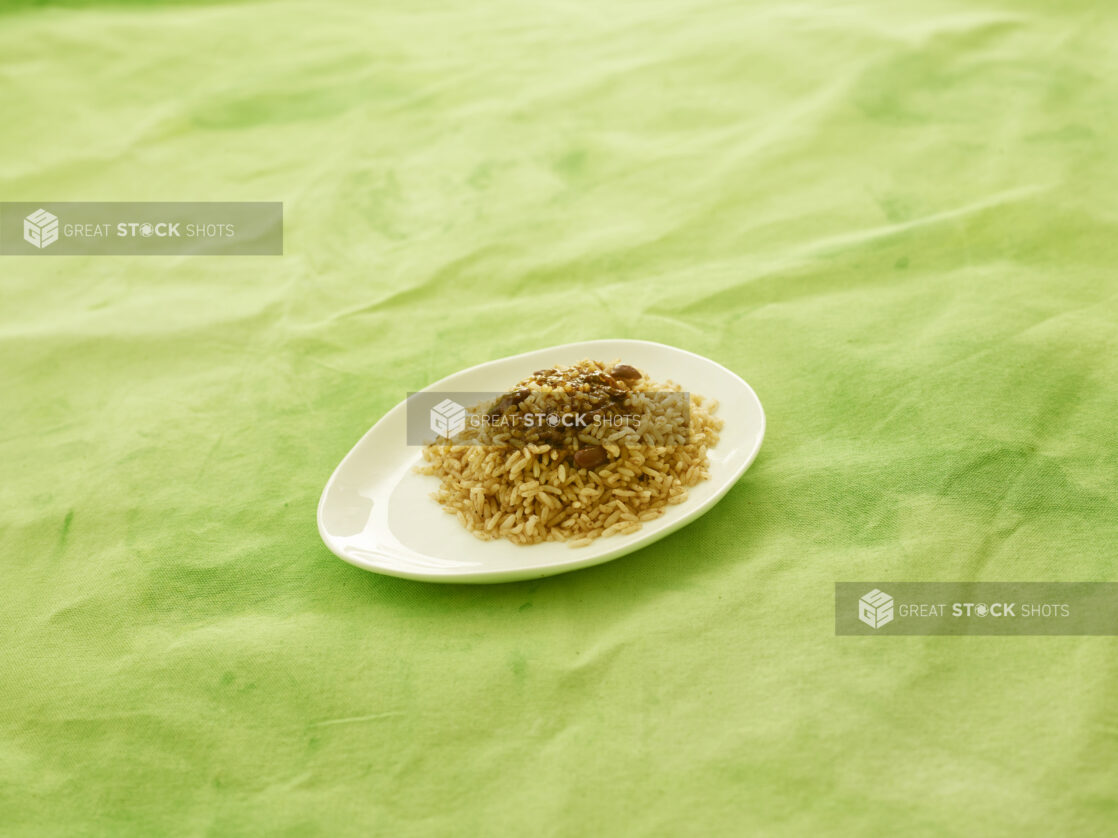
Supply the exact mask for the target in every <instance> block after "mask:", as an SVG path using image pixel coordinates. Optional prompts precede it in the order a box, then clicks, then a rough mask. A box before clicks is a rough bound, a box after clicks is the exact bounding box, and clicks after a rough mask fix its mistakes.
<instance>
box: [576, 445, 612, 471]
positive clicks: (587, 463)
mask: <svg viewBox="0 0 1118 838" xmlns="http://www.w3.org/2000/svg"><path fill="white" fill-rule="evenodd" d="M605 461H606V449H604V448H603V447H602V446H600V445H594V446H592V447H590V448H580V449H578V450H577V451H575V465H576V466H578V467H579V468H594V466H598V465H601V464H602V463H604V462H605Z"/></svg>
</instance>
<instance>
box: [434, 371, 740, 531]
mask: <svg viewBox="0 0 1118 838" xmlns="http://www.w3.org/2000/svg"><path fill="white" fill-rule="evenodd" d="M717 409H718V403H717V402H716V401H714V400H713V399H705V398H703V397H702V396H699V395H695V394H688V393H684V392H683V391H682V390H681V388H680V387H679V385H677V384H674V383H672V382H670V381H669V382H667V383H663V384H660V383H656V382H654V381H652V380H651V379H650V378H649V377H648V375H647V374H646V373H644V372H642V371H641V370H638V369H636V368H634V367H632V366H630V365H628V364H621V363H611V364H603V363H601V362H599V361H591V360H585V361H579V362H578V363H576V364H572V365H570V366H557V367H551V368H549V369H544V370H537V371H536V372H535V373H533V374H532V375H531V376H529V377H527V378H525V379H523V380H522V381H520V382H518V383H517V384H516V386H515V387H513V388H512V389H511V390H509V391H508V392H506V393H504V394H503V395H501V396H500V397H498V398H496V399H495V400H492V401H489V402H485V403H482V404H479V405H475V406H473V407H471V408H469V409H468V410H467V418H468V421H467V423H466V427H465V429H464V430H462V431H460V432H459V433H458V434H456V435H455V436H453V437H451V438H449V439H447V438H442V439H439V440H437V441H435V442H433V443H430V444H428V445H427V446H426V447H425V448H424V450H423V458H424V461H425V464H424V465H422V466H420V468H419V470H420V471H421V472H422V473H424V474H429V475H433V476H436V477H438V478H439V479H440V481H441V483H440V486H439V488H438V490H437V491H435V492H434V493H433V494H432V497H433V498H434V499H435V500H437V501H438V502H439V503H440V504H442V506H443V507H444V509H445V511H447V512H449V513H451V514H453V515H455V516H456V517H457V518H458V521H459V522H460V523H461V524H462V526H464V527H465V528H466V529H467V530H469V531H470V532H471V533H473V534H474V535H475V536H477V537H478V538H480V539H482V540H484V541H489V540H492V539H497V538H506V539H508V540H509V541H511V542H513V543H515V544H538V543H540V542H543V541H565V542H568V543H569V544H570V545H571V546H572V547H581V546H584V545H586V544H589V543H590V542H591V541H593V540H594V539H595V538H598V537H600V536H607V535H616V534H628V533H632V532H636V531H637V530H639V529H640V528H641V525H642V524H643V523H644V522H646V521H651V520H654V519H655V518H658V517H659V516H660V515H662V514H663V513H664V511H665V510H666V509H667V507H668V506H670V505H672V504H677V503H681V502H683V501H684V500H686V498H687V489H688V487H690V486H694V485H695V484H697V483H699V482H701V481H703V480H706V479H707V478H709V477H710V473H709V471H708V468H707V467H708V458H707V449H708V448H711V447H713V446H714V445H716V444H717V443H718V432H719V430H721V428H722V420H721V419H719V418H717V417H715V415H714V413H715V411H716V410H717Z"/></svg>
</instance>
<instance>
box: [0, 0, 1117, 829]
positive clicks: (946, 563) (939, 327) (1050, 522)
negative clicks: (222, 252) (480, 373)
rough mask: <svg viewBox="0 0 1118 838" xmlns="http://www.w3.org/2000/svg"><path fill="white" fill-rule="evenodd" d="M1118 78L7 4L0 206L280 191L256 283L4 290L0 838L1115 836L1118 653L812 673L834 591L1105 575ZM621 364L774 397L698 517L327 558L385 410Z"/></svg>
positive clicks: (850, 28)
mask: <svg viewBox="0 0 1118 838" xmlns="http://www.w3.org/2000/svg"><path fill="white" fill-rule="evenodd" d="M1116 41H1118V25H1116V21H1115V17H1114V15H1113V14H1111V13H1110V11H1109V10H1108V9H1107V7H1106V6H1105V4H1098V3H1087V2H1069V3H1065V4H1054V3H1042V2H1021V3H1008V2H1005V3H1000V2H987V1H986V0H983V2H969V0H968V2H962V0H960V1H959V2H948V1H947V0H920V1H919V2H917V3H905V4H896V3H884V2H853V3H842V4H834V3H824V2H806V3H797V4H787V3H775V2H768V3H740V2H711V3H691V4H682V3H624V4H593V3H584V2H574V1H572V2H562V3H558V4H556V3H542V4H541V3H514V2H486V3H467V4H452V3H445V2H430V3H427V2H425V3H419V4H409V3H395V4H387V5H386V4H362V3H357V2H352V3H348V2H338V1H337V0H333V1H332V2H326V1H325V0H322V1H321V2H313V3H312V2H309V0H308V1H307V2H276V3H272V2H260V3H233V2H212V3H198V4H190V3H167V4H158V3H138V2H134V3H128V2H120V3H109V2H103V3H81V2H72V3H65V4H58V5H54V4H39V3H31V2H16V3H13V4H8V5H7V6H6V11H4V12H3V13H0V114H2V120H0V124H2V129H0V186H2V192H3V195H4V200H9V201H38V200H114V201H143V200H151V201H170V200H208V201H220V200H242V201H243V200H281V201H283V202H284V208H285V253H284V255H283V256H282V257H216V258H203V257H174V258H170V257H166V258H165V257H150V258H141V257H57V258H47V256H46V255H43V256H36V257H3V258H0V272H2V274H0V275H2V282H0V299H2V305H0V383H2V392H3V394H4V395H3V398H2V399H0V405H2V406H0V417H2V419H3V421H2V423H0V462H2V463H3V466H2V468H3V480H2V481H0V499H2V503H0V539H2V540H0V544H2V551H3V552H2V557H3V564H2V568H3V589H4V591H5V594H6V595H5V596H4V598H3V599H4V605H3V607H2V608H0V644H2V646H0V648H2V658H0V833H2V834H4V835H5V836H35V838H41V837H42V836H55V835H57V836H68V838H69V837H71V836H84V835H145V836H147V835H222V836H225V835H234V836H235V835H288V836H296V835H307V836H309V835H356V834H381V835H413V834H414V835H419V834H422V835H462V836H476V835H510V834H525V835H554V836H584V835H649V836H651V835H701V836H713V835H734V834H743V835H744V834H764V835H773V836H777V835H787V836H802V835H808V834H819V835H870V834H883V835H892V834H902V833H903V834H906V835H929V836H931V835H935V836H943V835H960V836H961V835H1010V834H1017V835H1020V834H1032V835H1040V834H1056V835H1082V836H1088V835H1105V834H1113V832H1114V829H1115V824H1116V823H1118V792H1116V789H1118V769H1116V767H1115V766H1116V763H1118V707H1116V699H1115V695H1116V694H1118V664H1116V659H1118V640H1115V639H1114V638H1075V637H1021V638H1006V637H962V638H957V637H903V638H902V637H896V638H873V637H871V638H851V637H845V638H836V637H835V636H834V613H833V585H834V582H835V581H845V580H862V579H871V580H875V581H880V580H905V581H924V580H944V581H957V580H1004V581H1034V580H1071V581H1081V580H1087V581H1089V580H1114V579H1116V578H1118V575H1116V574H1118V485H1116V480H1115V475H1116V473H1118V454H1116V447H1115V436H1114V430H1113V428H1114V420H1115V416H1116V414H1118V330H1116V326H1115V324H1116V322H1118V281H1116V279H1115V273H1114V270H1115V269H1114V264H1115V260H1116V257H1118V245H1116V242H1118V211H1116V210H1115V195H1116V194H1118V189H1116V188H1115V187H1116V186H1118V183H1116V181H1118V175H1116V172H1118V152H1116V151H1115V143H1114V137H1115V129H1116V128H1118V116H1116V114H1118V85H1116V83H1115V77H1116V73H1118V58H1116V56H1115V52H1114V49H1113V45H1114V44H1115V42H1116ZM607 337H609V338H614V337H616V338H643V339H648V340H655V341H660V342H663V343H668V344H672V345H675V346H679V347H682V348H685V349H688V350H691V351H694V352H698V353H700V354H703V355H706V356H709V357H711V358H713V359H715V360H717V361H719V362H720V363H722V364H724V365H726V366H728V367H729V368H731V369H733V370H734V371H735V372H737V373H739V374H740V375H742V376H743V377H744V378H746V379H747V380H748V381H749V382H750V383H751V384H752V385H753V386H754V387H755V389H756V390H757V392H758V394H759V395H760V398H761V400H762V402H763V403H764V405H765V408H766V411H767V415H768V420H769V425H768V434H767V438H766V440H765V444H764V447H763V449H762V451H761V455H760V457H759V459H758V460H757V462H756V463H755V464H754V466H753V467H752V468H751V469H750V470H749V471H748V472H747V473H746V475H745V476H744V478H743V479H742V480H741V481H740V482H739V483H738V484H737V485H736V486H735V487H734V488H733V489H732V490H731V491H730V492H729V494H728V495H727V496H726V498H725V499H724V500H723V501H722V502H721V503H719V504H718V505H717V506H716V507H715V508H714V509H713V510H712V511H710V512H709V513H708V514H706V515H705V516H704V517H702V518H700V519H699V520H698V521H696V522H695V523H693V524H692V525H690V526H689V527H687V528H685V529H684V530H682V531H679V532H677V533H675V534H673V535H671V536H669V537H667V538H665V539H664V540H662V541H660V542H658V543H656V544H655V545H652V546H650V547H648V548H646V549H644V550H641V551H640V552H638V553H635V554H633V555H630V556H628V557H625V558H623V559H620V560H617V561H614V562H610V563H608V564H606V565H602V566H599V567H596V568H592V569H588V570H584V571H580V572H576V573H571V574H567V575H563V576H558V577H554V578H550V579H544V580H539V581H534V582H524V583H513V584H505V585H495V586H480V587H469V586H462V587H456V586H435V585H429V584H422V583H417V582H408V581H402V580H397V579H392V578H386V577H381V576H377V575H374V574H371V573H366V572H363V571H361V570H358V569H356V568H354V567H350V566H349V565H346V564H344V563H343V562H341V561H339V560H338V559H336V558H335V557H334V556H332V555H331V554H330V553H329V552H328V551H327V550H326V548H325V547H324V546H323V545H322V543H321V542H320V540H319V537H318V534H317V532H316V527H315V507H316V503H317V500H318V496H319V493H320V492H321V490H322V487H323V485H324V484H325V482H326V480H327V478H328V477H329V475H330V473H331V471H332V470H333V468H334V466H335V465H336V464H337V462H338V461H339V460H340V459H341V457H342V456H343V455H344V454H345V453H346V452H347V451H348V450H349V448H350V447H351V446H352V444H353V443H354V442H355V441H356V440H357V439H358V438H359V437H360V435H361V434H362V433H364V431H365V430H366V429H367V428H368V427H369V426H370V425H371V424H372V423H373V422H375V421H376V420H377V419H378V418H379V417H380V416H382V415H383V414H384V413H385V412H386V411H387V410H388V409H389V408H390V407H392V406H393V405H394V404H396V403H397V402H399V401H400V400H401V399H402V398H403V397H404V395H405V394H406V393H407V392H408V391H409V390H415V389H417V388H420V387H422V386H424V385H425V384H427V383H429V382H431V381H434V380H436V379H438V378H441V377H442V376H444V375H447V374H449V373H451V372H454V371H455V370H457V369H460V368H462V367H465V366H470V365H473V364H477V363H480V362H483V361H486V360H490V359H492V358H497V357H503V356H506V355H509V354H513V353H517V352H522V351H527V350H531V349H535V348H539V347H543V346H548V345H552V344H557V343H564V342H568V341H572V340H582V339H593V338H607ZM707 395H711V396H717V394H716V393H710V394H707ZM432 514H435V510H434V509H433V510H432Z"/></svg>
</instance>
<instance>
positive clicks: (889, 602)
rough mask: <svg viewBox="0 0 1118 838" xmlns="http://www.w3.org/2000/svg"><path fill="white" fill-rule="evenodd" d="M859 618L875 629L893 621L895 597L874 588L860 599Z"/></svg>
mask: <svg viewBox="0 0 1118 838" xmlns="http://www.w3.org/2000/svg"><path fill="white" fill-rule="evenodd" d="M858 619H859V620H861V621H862V622H863V623H865V624H866V625H867V626H869V627H870V628H874V629H878V628H881V627H882V626H883V625H885V624H886V623H891V622H893V598H892V597H891V596H889V594H887V593H885V592H884V591H881V590H878V589H877V588H874V589H873V590H872V591H870V592H869V593H868V594H866V595H865V596H864V597H862V598H861V599H860V600H858Z"/></svg>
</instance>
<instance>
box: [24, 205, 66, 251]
mask: <svg viewBox="0 0 1118 838" xmlns="http://www.w3.org/2000/svg"><path fill="white" fill-rule="evenodd" d="M23 240H24V241H25V242H27V243H28V244H31V245H34V246H35V247H37V248H39V249H40V250H42V249H43V248H44V247H47V246H48V245H50V244H53V243H54V242H56V241H58V216H57V215H52V214H51V213H49V212H47V211H46V210H45V209H37V210H35V212H33V213H31V215H29V216H27V217H26V218H25V219H23Z"/></svg>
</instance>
